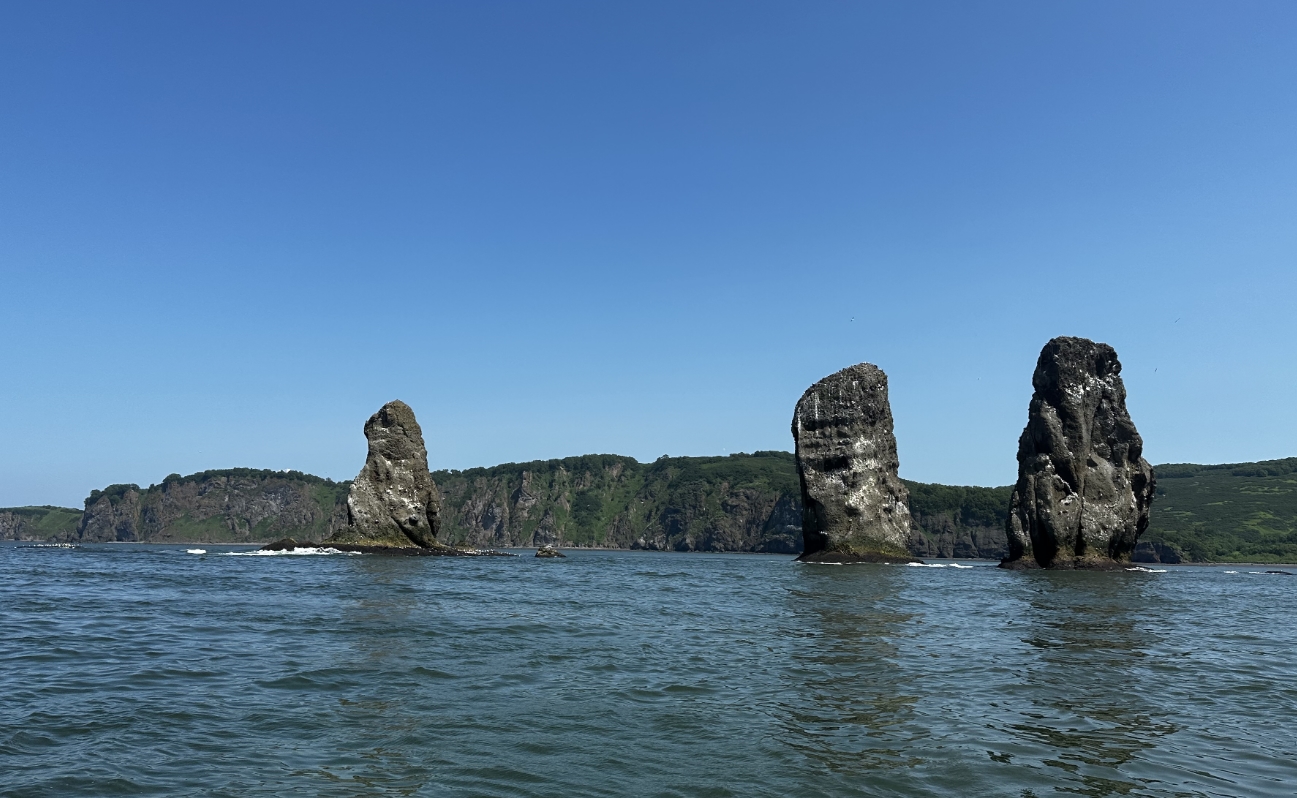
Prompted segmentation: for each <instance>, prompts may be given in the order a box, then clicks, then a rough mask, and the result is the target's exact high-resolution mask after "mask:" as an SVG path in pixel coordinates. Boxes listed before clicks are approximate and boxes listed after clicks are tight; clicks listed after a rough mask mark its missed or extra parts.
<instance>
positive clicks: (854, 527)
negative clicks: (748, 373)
mask: <svg viewBox="0 0 1297 798" xmlns="http://www.w3.org/2000/svg"><path fill="white" fill-rule="evenodd" d="M792 432H793V442H794V443H795V444H796V449H797V451H796V455H797V473H798V476H799V477H800V479H801V498H802V537H803V541H804V548H803V552H802V559H804V560H826V561H851V560H882V559H887V560H891V559H908V558H909V554H910V546H911V545H912V541H913V540H914V538H913V531H912V529H911V521H910V510H909V493H908V491H907V490H906V487H905V485H904V483H902V482H901V479H900V477H899V476H898V474H897V471H898V469H899V468H900V459H899V458H898V456H897V453H896V436H895V434H893V432H892V408H891V404H890V403H889V401H888V397H887V375H886V374H884V373H883V371H882V369H880V368H878V367H877V366H875V365H873V364H872V363H860V364H858V365H855V366H850V367H848V368H845V369H843V370H842V371H839V372H837V373H836V374H831V375H829V376H828V377H825V378H824V379H822V380H820V381H819V382H817V383H815V384H814V385H812V386H811V387H810V388H808V389H807V390H806V393H804V394H802V398H801V399H800V400H799V401H798V402H797V408H796V410H795V411H794V413H793V423H792Z"/></svg>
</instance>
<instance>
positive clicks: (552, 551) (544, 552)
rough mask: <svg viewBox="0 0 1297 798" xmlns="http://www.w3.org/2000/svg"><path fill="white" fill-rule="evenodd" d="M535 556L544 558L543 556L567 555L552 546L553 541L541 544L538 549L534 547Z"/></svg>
mask: <svg viewBox="0 0 1297 798" xmlns="http://www.w3.org/2000/svg"><path fill="white" fill-rule="evenodd" d="M536 556H537V557H542V558H545V557H566V556H567V555H566V554H564V553H563V552H561V551H559V550H558V549H556V548H554V544H553V543H549V544H546V545H544V546H541V547H540V548H539V549H536Z"/></svg>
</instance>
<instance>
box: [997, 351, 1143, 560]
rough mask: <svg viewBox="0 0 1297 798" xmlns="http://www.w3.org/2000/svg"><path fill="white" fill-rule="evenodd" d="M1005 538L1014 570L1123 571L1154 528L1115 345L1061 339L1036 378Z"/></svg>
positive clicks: (1045, 353)
mask: <svg viewBox="0 0 1297 798" xmlns="http://www.w3.org/2000/svg"><path fill="white" fill-rule="evenodd" d="M1031 381H1032V385H1033V387H1034V388H1035V393H1034V394H1032V397H1031V406H1030V408H1029V410H1028V412H1027V427H1026V429H1024V430H1023V432H1022V437H1021V438H1020V439H1019V441H1018V482H1017V485H1016V486H1015V487H1014V491H1013V497H1012V499H1011V500H1010V505H1009V518H1008V521H1007V524H1006V531H1007V532H1008V536H1009V556H1008V557H1007V558H1006V559H1005V560H1004V562H1003V563H1001V565H1002V567H1010V568H1033V567H1037V566H1039V567H1043V568H1115V567H1120V565H1121V564H1123V563H1126V562H1129V560H1130V555H1131V552H1132V551H1134V549H1135V543H1136V541H1137V539H1138V538H1139V536H1140V534H1141V533H1142V532H1143V531H1144V529H1145V528H1147V526H1148V511H1149V505H1151V504H1152V502H1153V491H1154V487H1155V480H1154V476H1153V469H1152V467H1151V466H1150V465H1149V464H1148V461H1147V460H1145V459H1144V458H1143V456H1142V455H1143V449H1144V442H1143V439H1141V438H1140V436H1139V433H1138V432H1137V431H1136V430H1135V424H1134V423H1133V422H1132V421H1131V420H1130V414H1129V413H1128V412H1126V387H1125V385H1124V384H1123V383H1122V381H1121V363H1120V362H1119V361H1118V360H1117V353H1116V352H1115V351H1114V350H1113V348H1112V347H1111V346H1108V345H1107V344H1097V343H1095V342H1094V341H1090V340H1087V339H1085V338H1055V339H1053V340H1052V341H1050V342H1049V343H1047V344H1045V348H1044V349H1043V350H1041V353H1040V359H1039V360H1038V361H1037V362H1036V372H1035V374H1034V375H1033V376H1032V380H1031Z"/></svg>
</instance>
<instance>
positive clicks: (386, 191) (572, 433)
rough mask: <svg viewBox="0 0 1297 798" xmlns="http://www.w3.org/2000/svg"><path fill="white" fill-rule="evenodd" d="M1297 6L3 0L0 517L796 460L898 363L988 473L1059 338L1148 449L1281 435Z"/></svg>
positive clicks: (922, 407)
mask: <svg viewBox="0 0 1297 798" xmlns="http://www.w3.org/2000/svg"><path fill="white" fill-rule="evenodd" d="M1295 95H1297V4H1292V3H1287V2H1276V3H1246V2H1243V3H1229V4H1226V3H1194V2H1165V3H1159V2H1141V3H1128V2H1120V3H1102V2H1085V3H1065V2H1060V3H1036V2H1024V3H971V4H970V3H921V2H914V3H875V4H868V3H783V4H772V3H749V2H743V3H664V2H656V3H643V4H637V5H632V4H626V3H603V2H591V3H534V2H520V3H494V2H484V3H454V4H435V3H422V2H421V3H409V4H400V3H385V4H361V3H355V4H325V3H319V2H309V3H263V2H258V3H247V4H240V3H232V2H221V3H183V4H182V3H145V4H140V3H126V2H122V3H111V4H108V3H87V4H76V3H59V2H51V3H16V2H15V3H5V4H3V5H0V368H2V371H0V373H2V374H3V378H2V379H0V505H19V504H45V503H51V504H63V505H71V506H79V505H80V502H81V499H82V498H83V497H84V496H85V495H86V494H87V493H88V492H89V491H90V489H92V488H95V487H102V486H103V485H106V484H108V483H112V482H137V483H140V484H148V483H151V482H159V481H161V479H162V478H163V477H164V476H166V475H167V474H168V473H170V472H173V471H176V472H181V473H189V472H192V471H196V470H201V469H207V468H226V467H232V466H250V467H261V468H296V469H300V470H303V471H308V472H312V473H317V474H321V475H325V476H330V477H334V478H336V479H345V478H350V477H351V476H353V475H354V474H355V472H356V471H357V470H358V469H359V467H360V465H361V463H362V462H363V458H364V450H365V442H364V438H363V436H362V434H361V427H362V425H363V423H364V421H365V419H366V418H367V417H368V416H369V415H370V414H371V413H372V412H373V411H374V410H376V409H377V408H378V407H379V406H380V405H381V404H382V403H383V402H385V401H388V400H390V399H393V398H400V399H403V400H405V401H406V402H408V403H409V404H410V405H411V406H413V407H414V409H415V411H416V412H417V414H418V416H419V419H420V422H421V423H422V425H423V428H424V433H425V437H426V438H427V442H428V449H429V459H430V463H431V465H432V466H433V467H434V468H467V467H471V466H479V465H491V464H494V463H499V462H505V461H525V460H532V459H543V458H551V457H563V456H568V455H575V454H583V453H591V452H615V453H620V454H628V455H632V456H634V457H637V458H640V459H645V460H651V459H654V458H656V457H657V456H659V455H662V454H671V455H702V454H724V453H728V452H735V451H753V450H757V449H791V446H792V441H791V437H790V435H789V432H788V425H789V420H790V418H791V415H792V409H793V405H794V404H795V403H796V401H797V399H798V397H799V396H800V395H801V393H802V391H803V390H805V388H806V387H807V386H808V385H810V384H811V383H812V382H814V381H815V380H817V379H819V378H820V377H823V376H825V375H827V374H829V373H832V372H833V371H836V370H838V369H840V368H842V367H845V366H847V365H851V364H853V363H857V362H861V361H869V362H873V363H876V364H878V365H879V366H881V367H882V368H883V369H884V370H885V371H886V372H887V373H888V375H889V376H890V380H891V398H892V407H893V412H894V415H895V418H896V432H897V437H898V442H899V446H900V454H901V474H902V475H903V476H906V477H908V478H912V479H918V480H923V481H938V482H946V483H958V484H983V485H997V484H1007V483H1009V482H1011V481H1013V479H1014V475H1015V468H1016V465H1015V461H1014V453H1015V451H1016V445H1017V437H1018V434H1019V433H1020V432H1021V429H1022V426H1023V424H1024V422H1025V420H1026V409H1027V402H1028V400H1029V398H1030V393H1031V370H1032V367H1033V365H1034V363H1035V358H1036V355H1037V354H1038V352H1039V351H1040V347H1041V346H1042V345H1043V344H1044V343H1045V341H1046V340H1048V339H1049V338H1050V337H1052V336H1055V335H1081V336H1087V337H1091V338H1094V339H1097V340H1102V341H1106V342H1108V343H1110V344H1112V345H1113V346H1115V347H1116V348H1117V351H1118V353H1119V355H1120V356H1121V359H1122V362H1123V363H1124V366H1125V371H1124V375H1125V379H1126V385H1127V389H1128V391H1129V406H1130V409H1131V412H1132V415H1133V416H1134V419H1135V422H1136V424H1137V425H1138V427H1139V429H1140V431H1141V432H1142V433H1143V435H1144V440H1145V450H1146V455H1147V456H1148V457H1149V459H1150V460H1152V461H1153V462H1183V461H1188V462H1230V461H1241V460H1255V459H1265V458H1275V457H1285V456H1293V455H1297V424H1295V423H1294V422H1293V421H1292V407H1293V396H1294V392H1295V389H1297V359H1295V358H1294V350H1295V347H1297V320H1295V319H1294V312H1293V309H1294V296H1297V278H1295V277H1294V274H1297V268H1294V267H1295V266H1297V263H1295V262H1294V261H1295V257H1294V256H1295V254H1297V145H1295V144H1294V143H1295V142H1297V96H1295Z"/></svg>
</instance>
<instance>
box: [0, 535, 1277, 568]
mask: <svg viewBox="0 0 1297 798" xmlns="http://www.w3.org/2000/svg"><path fill="white" fill-rule="evenodd" d="M270 542H271V541H268V540H267V541H263V542H249V543H228V542H225V543H222V542H213V541H191V540H185V541H171V542H168V541H158V540H148V541H141V540H105V541H86V542H84V543H75V542H69V543H67V544H65V545H72V546H249V547H254V548H258V547H261V546H264V545H266V544H267V543H270ZM0 543H10V544H26V545H28V546H31V545H44V546H53V545H56V544H54V543H51V542H50V541H46V540H4V541H0ZM488 548H489V547H488ZM537 548H539V547H538V546H500V547H498V550H499V551H535V550H536V549H537ZM556 548H558V549H560V550H561V551H625V552H632V553H635V554H684V555H692V554H742V555H745V556H747V555H750V556H757V557H787V558H789V559H795V558H796V557H797V554H790V553H788V552H782V551H675V550H670V549H666V550H663V549H624V548H620V547H617V546H557V547H556ZM923 559H924V561H925V562H927V561H929V560H941V561H946V562H982V563H998V562H999V560H990V559H982V558H977V557H924V558H923ZM1227 565H1236V566H1247V567H1253V568H1297V563H1288V562H1229V561H1222V562H1178V563H1160V562H1132V563H1130V567H1132V568H1134V567H1140V568H1154V567H1162V568H1164V567H1167V566H1173V567H1181V566H1183V567H1190V568H1216V567H1220V566H1227Z"/></svg>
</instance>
